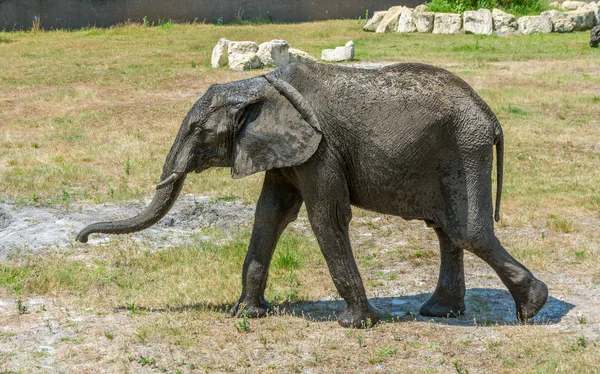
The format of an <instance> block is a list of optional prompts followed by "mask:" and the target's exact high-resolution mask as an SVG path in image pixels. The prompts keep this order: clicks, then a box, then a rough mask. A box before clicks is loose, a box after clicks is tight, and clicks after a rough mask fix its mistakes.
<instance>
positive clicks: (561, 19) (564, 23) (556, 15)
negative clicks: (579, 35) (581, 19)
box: [540, 10, 575, 32]
mask: <svg viewBox="0 0 600 374" xmlns="http://www.w3.org/2000/svg"><path fill="white" fill-rule="evenodd" d="M540 16H541V17H547V18H549V19H550V22H552V31H554V32H571V31H573V29H574V28H575V22H574V21H573V20H572V19H571V18H570V17H569V16H567V14H566V13H563V12H560V11H558V10H548V11H546V12H542V13H541V14H540Z"/></svg>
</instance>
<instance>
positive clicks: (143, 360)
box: [138, 356, 156, 366]
mask: <svg viewBox="0 0 600 374" xmlns="http://www.w3.org/2000/svg"><path fill="white" fill-rule="evenodd" d="M138 364H140V365H142V366H154V365H155V364H156V360H155V359H153V358H150V357H146V356H140V359H139V360H138Z"/></svg>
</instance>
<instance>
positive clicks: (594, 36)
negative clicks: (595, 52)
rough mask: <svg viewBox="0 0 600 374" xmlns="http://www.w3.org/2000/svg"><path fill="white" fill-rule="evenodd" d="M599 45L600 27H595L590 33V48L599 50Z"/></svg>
mask: <svg viewBox="0 0 600 374" xmlns="http://www.w3.org/2000/svg"><path fill="white" fill-rule="evenodd" d="M598 44H600V26H595V27H594V28H592V31H590V47H592V48H598Z"/></svg>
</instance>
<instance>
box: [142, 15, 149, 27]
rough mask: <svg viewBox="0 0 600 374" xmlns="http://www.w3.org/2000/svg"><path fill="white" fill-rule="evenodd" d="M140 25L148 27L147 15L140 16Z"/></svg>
mask: <svg viewBox="0 0 600 374" xmlns="http://www.w3.org/2000/svg"><path fill="white" fill-rule="evenodd" d="M142 26H144V27H148V17H146V16H144V18H142Z"/></svg>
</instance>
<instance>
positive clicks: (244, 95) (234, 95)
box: [77, 75, 321, 243]
mask: <svg viewBox="0 0 600 374" xmlns="http://www.w3.org/2000/svg"><path fill="white" fill-rule="evenodd" d="M320 141H321V128H320V127H319V124H318V121H317V117H316V116H315V114H314V112H313V111H312V109H311V107H310V106H309V105H308V103H307V102H306V100H305V99H304V98H303V97H302V95H301V94H300V93H299V92H298V91H297V90H296V89H295V88H294V87H292V86H291V85H290V84H288V83H287V82H285V81H283V80H281V79H278V78H276V77H274V76H273V75H264V76H260V77H256V78H251V79H247V80H242V81H237V82H232V83H227V84H221V85H213V86H211V87H210V88H209V89H208V91H207V92H206V93H205V94H204V95H203V96H202V97H201V98H200V99H199V100H198V101H197V102H196V103H195V104H194V106H193V107H192V109H191V110H190V111H189V113H188V114H187V116H186V117H185V119H184V120H183V123H182V125H181V128H180V129H179V132H178V134H177V136H176V138H175V141H174V142H173V145H172V147H171V150H170V151H169V153H168V155H167V158H166V161H165V164H164V166H163V171H162V176H161V181H160V183H159V184H158V185H157V187H156V192H155V195H154V197H153V199H152V202H151V203H150V204H149V205H148V206H147V207H146V209H145V210H144V211H142V212H141V213H140V214H138V215H137V216H135V217H132V218H128V219H123V220H117V221H110V222H99V223H94V224H92V225H89V226H87V227H86V228H84V229H83V230H81V232H80V233H79V234H78V235H77V240H78V241H80V242H82V243H85V242H87V240H88V236H89V235H90V234H92V233H106V234H126V233H131V232H136V231H140V230H143V229H145V228H148V227H150V226H152V225H153V224H155V223H156V222H158V221H159V220H160V219H161V218H162V217H163V216H164V215H165V214H167V212H168V211H169V209H170V208H171V207H172V206H173V203H174V202H175V200H176V199H177V196H178V194H179V192H180V191H181V189H182V187H183V182H184V180H185V177H186V175H187V174H188V173H190V172H192V171H195V172H197V173H199V172H201V171H203V170H205V169H207V168H209V167H231V174H232V177H233V178H242V177H245V176H248V175H251V174H254V173H256V172H259V171H266V170H270V169H275V168H284V167H291V166H295V165H299V164H302V163H304V162H305V161H306V160H308V159H309V158H310V157H311V156H312V155H313V153H314V152H315V151H316V150H317V147H318V146H319V143H320Z"/></svg>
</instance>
